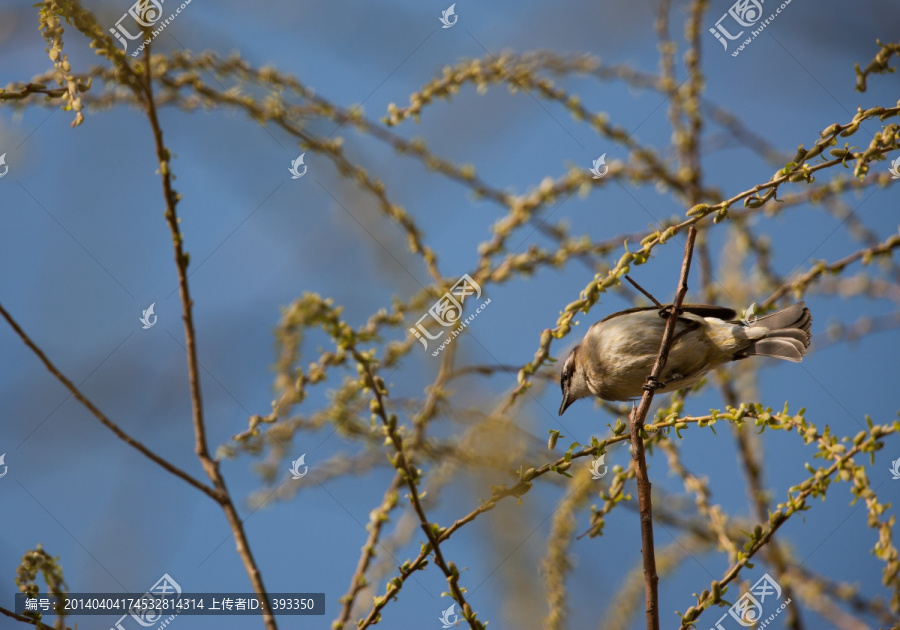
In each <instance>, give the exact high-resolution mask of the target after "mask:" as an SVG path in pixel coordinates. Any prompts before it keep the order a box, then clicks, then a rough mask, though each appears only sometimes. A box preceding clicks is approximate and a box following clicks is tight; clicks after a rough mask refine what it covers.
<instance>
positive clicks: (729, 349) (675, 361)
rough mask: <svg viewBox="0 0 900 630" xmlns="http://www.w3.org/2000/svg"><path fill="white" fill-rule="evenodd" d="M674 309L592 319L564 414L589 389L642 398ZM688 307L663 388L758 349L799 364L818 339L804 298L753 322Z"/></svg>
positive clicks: (567, 373) (565, 390)
mask: <svg viewBox="0 0 900 630" xmlns="http://www.w3.org/2000/svg"><path fill="white" fill-rule="evenodd" d="M671 308H672V306H671V305H663V306H662V308H658V307H656V306H648V307H636V308H629V309H626V310H624V311H620V312H618V313H613V314H612V315H610V316H608V317H605V318H604V319H602V320H600V321H599V322H597V323H596V324H594V325H593V326H591V327H590V328H589V329H588V331H587V333H586V334H585V336H584V339H582V340H581V343H579V344H578V345H577V346H575V348H573V349H572V351H571V352H570V353H569V356H568V357H567V358H566V361H565V363H564V364H563V368H562V374H561V376H560V386H561V388H562V403H561V404H560V406H559V415H563V413H564V412H565V410H566V409H568V408H569V406H570V405H571V404H572V403H573V402H575V401H576V400H578V399H580V398H587V397H588V396H597V397H599V398H602V399H603V400H609V401H625V400H633V399H635V398H638V397H640V396H641V395H642V394H643V392H644V386H645V383H646V382H647V378H648V377H649V376H650V372H651V370H652V369H653V364H654V363H655V362H656V355H657V354H658V353H659V348H660V345H661V344H662V337H663V330H664V329H665V327H666V321H667V319H668V314H669V312H670V311H671ZM681 310H682V312H681V313H680V314H679V315H678V319H677V321H676V323H675V332H674V335H673V337H672V346H671V348H670V350H669V355H668V362H667V363H666V367H665V369H664V370H663V372H662V374H661V376H660V377H659V382H658V388H657V389H656V391H657V392H660V393H665V392H672V391H675V390H677V389H682V388H685V387H689V386H691V385H693V384H695V383H696V382H698V381H699V380H700V379H701V378H703V376H704V375H705V374H706V373H707V372H708V371H709V370H711V369H713V368H717V367H720V366H722V365H724V364H725V363H728V362H730V361H738V360H740V359H746V358H747V357H751V356H767V357H775V358H777V359H784V360H786V361H792V362H794V363H799V362H800V361H801V360H802V359H803V356H804V355H805V354H806V351H807V350H808V349H809V344H810V341H811V339H812V336H811V335H810V332H809V328H810V325H811V324H812V315H811V313H810V312H809V309H808V308H807V307H806V304H805V303H804V302H797V303H796V304H793V305H791V306H788V307H787V308H785V309H782V310H780V311H777V312H775V313H771V314H769V315H764V316H762V317H759V318H754V319H753V320H752V321H747V319H744V320H737V319H735V317H736V315H737V313H736V311H734V309H731V308H727V307H724V306H713V305H707V304H684V305H682V307H681Z"/></svg>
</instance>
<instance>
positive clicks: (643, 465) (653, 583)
mask: <svg viewBox="0 0 900 630" xmlns="http://www.w3.org/2000/svg"><path fill="white" fill-rule="evenodd" d="M696 238H697V228H695V227H694V226H693V225H692V226H691V227H690V229H689V230H688V237H687V242H686V243H685V245H684V260H683V261H682V263H681V279H680V281H679V284H678V291H677V293H676V294H675V302H674V303H673V304H672V307H671V309H670V310H669V315H668V319H667V320H666V328H665V330H664V331H663V338H662V344H661V345H660V348H659V354H658V355H656V362H655V363H654V364H653V370H652V371H651V372H650V376H649V377H648V378H647V384H646V385H645V386H644V395H643V396H642V397H641V402H640V404H639V405H638V406H637V408H636V409H634V410H633V411H632V413H631V456H632V458H633V459H634V465H635V471H636V473H637V474H636V478H637V487H638V505H639V506H640V514H641V555H642V556H643V560H644V590H645V596H646V597H645V600H646V615H647V630H659V596H658V592H657V584H658V583H659V576H658V575H657V574H656V553H655V549H654V546H653V503H652V501H651V499H650V490H651V484H650V479H649V478H648V477H647V459H646V456H645V454H644V440H643V437H642V436H641V432H642V430H643V428H644V421H645V420H646V419H647V413H648V412H649V411H650V404H651V403H652V402H653V393H654V392H655V391H656V389H657V388H659V387H660V386H661V383H660V382H659V379H660V377H661V375H662V372H663V370H664V369H665V367H666V362H667V361H668V360H669V350H670V349H671V347H672V341H673V339H674V337H675V324H676V322H677V321H678V316H679V315H680V314H681V305H682V303H684V296H685V295H686V294H687V279H688V274H689V273H690V271H691V257H692V255H693V253H694V241H695V240H696Z"/></svg>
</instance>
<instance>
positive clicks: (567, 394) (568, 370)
mask: <svg viewBox="0 0 900 630" xmlns="http://www.w3.org/2000/svg"><path fill="white" fill-rule="evenodd" d="M580 347H581V346H575V347H574V348H573V349H572V352H570V353H569V356H568V357H567V358H566V362H565V363H563V368H562V374H561V375H560V377H559V386H560V388H561V389H562V402H561V403H560V405H559V415H563V413H564V412H565V411H566V409H568V408H569V405H571V404H572V403H573V402H575V401H576V400H578V399H579V398H584V397H585V396H590V395H591V390H589V389H588V385H587V380H586V379H585V375H584V367H583V366H582V363H581V360H580V359H581V356H580V355H579V353H578V352H579V348H580Z"/></svg>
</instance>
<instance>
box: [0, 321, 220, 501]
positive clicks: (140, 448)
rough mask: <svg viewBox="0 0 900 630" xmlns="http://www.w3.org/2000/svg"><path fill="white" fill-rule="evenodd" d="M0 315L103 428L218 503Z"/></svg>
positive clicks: (212, 492)
mask: <svg viewBox="0 0 900 630" xmlns="http://www.w3.org/2000/svg"><path fill="white" fill-rule="evenodd" d="M0 315H3V318H4V319H5V320H6V321H7V322H9V325H10V326H11V327H12V329H13V330H14V331H16V334H17V335H19V337H20V338H21V339H22V341H24V342H25V345H26V346H28V347H29V348H31V351H32V352H34V353H35V354H36V355H37V357H38V359H40V360H41V362H42V363H43V364H44V366H45V367H46V368H47V370H48V371H49V372H50V373H51V374H52V375H53V376H55V377H56V378H57V380H58V381H59V382H60V383H62V384H63V385H64V386H65V388H66V389H68V390H69V392H70V393H71V394H72V396H73V397H74V398H75V400H77V401H78V402H80V403H81V404H82V405H84V407H85V408H86V409H87V410H88V411H90V412H91V413H92V414H93V415H94V417H95V418H97V420H99V421H100V423H101V424H103V426H105V427H106V428H107V429H109V430H110V431H112V432H113V433H114V434H115V435H116V437H118V438H119V439H120V440H122V441H123V442H125V443H126V444H128V445H129V446H131V447H132V448H134V449H136V450H137V451H139V452H140V453H142V454H144V455H145V456H146V457H147V458H148V459H150V460H151V461H153V462H156V463H157V464H159V465H160V466H162V467H163V468H164V469H166V470H167V471H169V472H170V473H172V474H173V475H175V476H176V477H178V478H179V479H184V480H185V481H186V482H188V483H189V484H191V485H192V486H194V487H195V488H197V489H198V490H200V491H201V492H203V493H204V494H206V495H209V496H210V497H212V498H213V499H215V500H217V501H218V494H217V493H216V491H215V490H214V489H213V488H210V487H209V486H207V485H206V484H205V483H203V482H202V481H199V480H198V479H195V478H194V477H192V476H191V475H190V474H188V473H186V472H185V471H183V470H181V469H180V468H179V467H178V466H175V465H174V464H170V463H169V462H168V461H166V460H165V459H163V458H162V457H160V456H159V455H157V454H156V453H154V452H153V451H151V450H150V449H149V448H147V447H146V446H144V445H143V444H141V443H140V442H138V441H137V440H135V439H134V438H133V437H131V436H130V435H128V434H127V433H125V432H124V431H123V430H122V429H120V428H119V426H118V425H117V424H116V423H115V422H113V421H112V420H110V419H109V418H107V417H106V415H104V413H103V412H102V411H100V410H99V409H97V407H96V406H94V403H92V402H91V401H90V400H88V399H87V398H86V397H85V395H84V394H82V393H81V391H80V390H79V389H78V387H76V386H75V384H74V383H73V382H72V381H70V380H69V379H67V378H66V377H65V375H64V374H63V373H62V372H60V371H59V370H58V369H57V368H56V366H55V365H53V362H52V361H50V359H48V358H47V355H46V354H44V353H43V351H42V350H41V349H40V348H38V347H37V345H36V344H35V343H34V342H33V341H32V340H31V337H29V336H28V335H27V334H26V333H25V331H24V330H22V328H21V327H20V326H19V324H18V323H17V322H16V320H14V319H13V318H12V315H10V314H9V313H8V312H7V311H6V309H5V308H3V305H2V304H0Z"/></svg>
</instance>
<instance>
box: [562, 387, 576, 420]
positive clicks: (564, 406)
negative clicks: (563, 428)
mask: <svg viewBox="0 0 900 630" xmlns="http://www.w3.org/2000/svg"><path fill="white" fill-rule="evenodd" d="M573 402H575V401H574V400H569V390H568V389H567V390H566V393H565V394H563V399H562V402H561V403H560V404H559V415H563V413H564V412H565V410H566V409H568V408H569V405H571V404H572V403H573Z"/></svg>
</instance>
